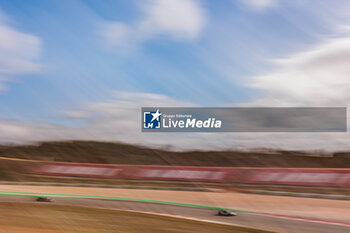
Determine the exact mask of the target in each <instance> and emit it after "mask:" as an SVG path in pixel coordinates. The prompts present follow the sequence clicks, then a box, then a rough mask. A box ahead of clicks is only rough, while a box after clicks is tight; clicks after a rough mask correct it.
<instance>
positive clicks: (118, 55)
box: [0, 0, 350, 151]
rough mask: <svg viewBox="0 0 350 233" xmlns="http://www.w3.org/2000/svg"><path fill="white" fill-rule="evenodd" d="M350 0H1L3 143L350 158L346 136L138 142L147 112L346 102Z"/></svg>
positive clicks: (161, 137)
mask: <svg viewBox="0 0 350 233" xmlns="http://www.w3.org/2000/svg"><path fill="white" fill-rule="evenodd" d="M349 12H350V2H349V1H347V0H318V1H313V0H294V1H288V0H220V1H211V0H100V1H96V0H31V1H25V0H12V1H5V0H0V143H33V142H38V141H46V140H102V141H118V142H127V143H132V144H141V145H146V146H151V147H161V148H168V149H174V150H187V149H205V150H207V149H214V150H220V149H249V148H257V147H264V148H278V149H306V150H331V151H332V150H333V151H334V150H344V149H350V143H348V142H349V139H350V137H349V136H348V133H299V134H295V133H289V134H288V133H285V134H283V133H270V134H269V133H255V134H254V133H221V134H219V133H209V134H205V133H191V134H190V133H187V134H180V133H177V134H163V133H162V134H157V133H155V134H152V133H146V134H145V133H141V129H140V119H139V118H140V108H141V107H142V106H159V107H161V106H167V107H172V106H178V107H182V106H197V107H230V106H232V107H235V106H249V107H252V106H259V107H260V106H265V107H274V106H282V107H291V106H293V107H294V106H297V107H304V106H307V107H313V106H325V107H335V106H337V107H338V106H348V105H349V103H350V91H348V90H349V87H350V77H349V76H348V74H350V65H348V63H349V62H350V13H349Z"/></svg>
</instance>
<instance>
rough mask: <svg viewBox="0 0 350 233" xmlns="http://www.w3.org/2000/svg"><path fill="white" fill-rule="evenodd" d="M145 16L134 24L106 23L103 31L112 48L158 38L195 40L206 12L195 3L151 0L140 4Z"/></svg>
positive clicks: (185, 0) (203, 22)
mask: <svg viewBox="0 0 350 233" xmlns="http://www.w3.org/2000/svg"><path fill="white" fill-rule="evenodd" d="M141 11H142V13H143V17H142V18H141V19H140V20H139V21H136V22H134V23H132V24H125V23H122V22H105V23H103V24H102V26H101V28H100V33H101V35H102V37H103V38H104V40H105V41H106V42H107V43H108V44H109V45H111V46H116V47H119V48H120V47H125V46H126V47H129V46H134V45H135V44H138V43H142V42H144V41H146V40H150V39H152V38H154V37H156V36H162V35H166V36H170V37H171V38H174V39H177V40H194V39H196V38H197V37H198V36H199V35H200V33H201V31H202V30H203V28H204V25H205V22H206V16H205V12H204V9H203V8H202V7H201V6H200V5H199V3H198V1H195V0H176V1H173V0H149V1H147V2H145V3H144V4H143V5H141Z"/></svg>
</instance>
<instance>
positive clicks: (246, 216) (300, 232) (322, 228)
mask: <svg viewBox="0 0 350 233" xmlns="http://www.w3.org/2000/svg"><path fill="white" fill-rule="evenodd" d="M53 200H54V201H53V203H45V204H48V205H51V204H56V205H57V204H58V205H72V206H85V207H97V208H107V209H118V210H132V211H142V212H151V213H157V214H166V215H174V216H182V217H187V218H195V219H201V220H208V221H215V222H221V223H224V224H232V225H239V226H247V227H252V228H257V229H262V230H270V231H275V232H286V233H287V232H288V233H306V232H310V233H313V232H315V233H337V232H341V233H342V232H344V233H345V232H347V233H348V232H350V226H342V225H336V224H328V223H321V222H317V223H315V222H308V221H301V220H296V219H285V218H277V217H275V216H266V215H260V214H256V213H249V212H240V213H238V216H236V217H220V216H216V213H217V210H214V209H206V208H196V207H188V206H177V205H170V204H160V203H150V202H138V201H125V200H104V199H91V198H54V199H53ZM33 201H35V198H34V197H25V196H1V197H0V202H33Z"/></svg>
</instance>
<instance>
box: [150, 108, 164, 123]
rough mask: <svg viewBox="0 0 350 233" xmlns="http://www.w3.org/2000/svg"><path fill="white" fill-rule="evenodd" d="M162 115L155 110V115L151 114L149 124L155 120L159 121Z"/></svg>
mask: <svg viewBox="0 0 350 233" xmlns="http://www.w3.org/2000/svg"><path fill="white" fill-rule="evenodd" d="M161 115H162V113H160V112H159V109H157V111H156V112H155V113H152V116H153V117H152V120H151V122H152V121H154V120H156V119H157V121H159V117H160V116H161Z"/></svg>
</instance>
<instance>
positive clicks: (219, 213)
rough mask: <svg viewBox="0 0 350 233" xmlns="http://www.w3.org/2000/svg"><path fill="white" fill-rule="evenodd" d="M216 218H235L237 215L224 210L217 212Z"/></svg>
mask: <svg viewBox="0 0 350 233" xmlns="http://www.w3.org/2000/svg"><path fill="white" fill-rule="evenodd" d="M217 215H218V216H226V217H228V216H237V213H235V212H233V211H229V210H225V209H221V210H219V212H218V214H217Z"/></svg>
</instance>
